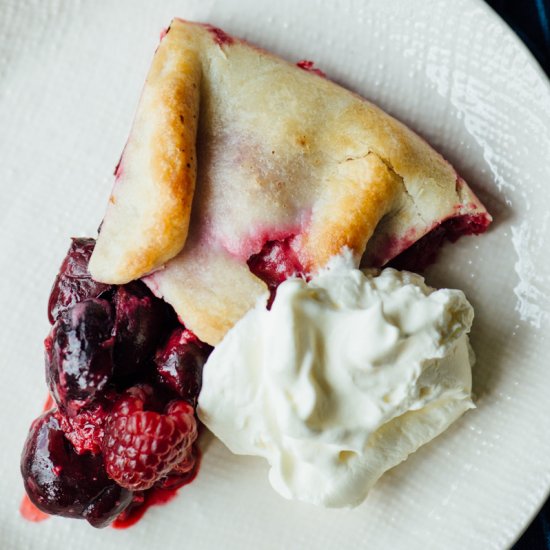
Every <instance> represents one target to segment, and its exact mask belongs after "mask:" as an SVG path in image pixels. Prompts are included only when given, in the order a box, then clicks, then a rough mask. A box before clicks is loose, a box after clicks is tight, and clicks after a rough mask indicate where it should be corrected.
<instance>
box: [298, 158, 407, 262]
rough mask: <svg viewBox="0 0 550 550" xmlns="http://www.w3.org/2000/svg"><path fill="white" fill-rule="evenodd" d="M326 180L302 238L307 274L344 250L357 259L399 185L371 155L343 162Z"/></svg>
mask: <svg viewBox="0 0 550 550" xmlns="http://www.w3.org/2000/svg"><path fill="white" fill-rule="evenodd" d="M330 179H331V181H330V183H329V184H328V185H327V190H326V192H325V194H324V195H323V196H322V198H321V199H320V200H319V201H318V202H317V204H316V205H315V208H314V210H313V216H312V220H311V224H310V226H309V227H308V229H307V231H306V232H305V233H304V237H303V247H302V251H301V261H302V264H303V265H304V267H305V268H306V269H307V270H308V271H316V270H318V269H320V268H322V267H323V266H324V265H325V264H326V263H327V262H328V261H329V259H330V258H332V257H333V256H335V255H336V254H339V253H340V252H341V251H342V249H343V248H344V247H347V248H349V249H350V250H352V251H353V252H355V253H356V254H358V260H359V258H360V256H361V254H362V253H363V251H364V250H365V247H366V245H367V242H368V240H369V239H370V237H371V235H372V234H373V233H374V230H375V228H376V226H377V225H378V222H379V221H380V220H381V219H382V217H383V216H384V215H385V214H386V213H387V212H388V211H389V210H390V208H391V206H392V204H393V202H394V201H395V197H396V195H397V194H398V193H399V192H401V191H402V186H403V184H402V181H401V178H399V177H398V176H396V174H395V173H394V172H392V171H391V170H389V169H388V167H387V166H386V165H385V164H384V163H383V162H382V161H381V160H380V159H379V158H378V157H377V156H376V155H375V154H374V153H370V154H368V155H366V156H365V157H362V158H358V159H347V160H345V161H344V162H342V163H340V164H339V165H338V166H337V167H336V170H335V173H334V174H333V176H332V177H331V178H330Z"/></svg>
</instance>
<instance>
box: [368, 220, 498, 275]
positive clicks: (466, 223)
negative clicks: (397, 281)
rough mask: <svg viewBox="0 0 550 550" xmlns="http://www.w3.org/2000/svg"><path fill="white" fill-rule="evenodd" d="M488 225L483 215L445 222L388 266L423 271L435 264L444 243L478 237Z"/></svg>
mask: <svg viewBox="0 0 550 550" xmlns="http://www.w3.org/2000/svg"><path fill="white" fill-rule="evenodd" d="M488 225H489V220H488V219H487V217H486V216H485V215H483V214H477V215H475V216H457V217H456V218H450V219H448V220H445V221H444V222H443V223H441V224H440V225H438V226H437V227H436V228H434V229H432V230H431V231H430V232H429V233H427V234H426V235H424V237H422V238H421V239H419V240H418V241H416V242H415V243H414V244H413V245H412V246H410V247H409V248H407V249H406V250H404V251H403V252H401V254H399V255H398V256H397V257H395V258H393V259H392V260H391V261H390V262H389V263H388V266H389V267H393V268H395V269H406V270H408V271H415V272H418V271H424V270H425V269H426V268H427V267H428V266H430V265H431V264H433V263H434V262H435V260H436V259H437V255H438V253H439V251H440V249H441V247H442V246H443V244H444V243H445V241H450V242H452V243H454V242H455V241H457V240H458V239H459V238H460V237H462V236H463V235H479V234H481V233H483V232H484V231H486V230H487V227H488ZM376 267H378V266H376Z"/></svg>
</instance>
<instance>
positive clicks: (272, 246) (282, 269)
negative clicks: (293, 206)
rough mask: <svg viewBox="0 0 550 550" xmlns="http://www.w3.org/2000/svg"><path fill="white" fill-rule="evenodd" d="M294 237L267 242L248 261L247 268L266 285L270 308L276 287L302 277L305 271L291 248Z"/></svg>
mask: <svg viewBox="0 0 550 550" xmlns="http://www.w3.org/2000/svg"><path fill="white" fill-rule="evenodd" d="M293 239H294V236H292V237H288V238H286V239H283V240H280V241H277V240H274V241H267V242H266V243H265V244H264V245H263V247H262V249H261V250H260V252H258V254H253V255H252V256H250V258H249V259H248V262H247V263H248V268H249V269H250V271H251V272H252V273H253V274H254V275H256V277H258V278H259V279H261V280H262V281H264V283H265V284H266V285H267V287H268V289H269V292H270V297H269V301H268V307H271V304H272V303H273V300H274V299H275V294H276V292H277V287H278V286H279V285H280V284H281V283H282V282H283V281H285V280H286V279H288V278H289V277H291V276H293V275H298V276H304V274H305V271H304V268H303V266H302V264H301V263H300V260H299V259H298V255H297V254H296V252H295V251H294V249H293V248H292V242H293Z"/></svg>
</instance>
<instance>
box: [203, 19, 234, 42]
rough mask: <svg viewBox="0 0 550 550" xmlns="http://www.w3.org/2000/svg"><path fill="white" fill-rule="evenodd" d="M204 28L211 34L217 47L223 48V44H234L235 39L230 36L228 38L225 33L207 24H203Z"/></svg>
mask: <svg viewBox="0 0 550 550" xmlns="http://www.w3.org/2000/svg"><path fill="white" fill-rule="evenodd" d="M204 26H205V27H206V29H207V30H208V32H210V33H211V34H212V37H213V38H214V42H216V44H218V45H219V46H223V45H225V44H228V45H229V44H233V43H234V42H235V39H234V38H233V37H232V36H229V35H228V34H227V33H226V32H225V31H222V29H220V28H218V27H214V26H213V25H208V24H205V25H204Z"/></svg>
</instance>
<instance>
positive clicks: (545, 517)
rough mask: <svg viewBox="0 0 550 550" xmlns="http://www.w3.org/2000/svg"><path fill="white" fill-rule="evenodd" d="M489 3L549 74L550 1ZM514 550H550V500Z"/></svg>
mask: <svg viewBox="0 0 550 550" xmlns="http://www.w3.org/2000/svg"><path fill="white" fill-rule="evenodd" d="M450 1H452V0H450ZM486 2H487V3H488V4H489V5H490V6H491V7H492V8H493V9H494V10H495V11H496V12H497V13H498V14H499V15H500V16H501V17H502V18H503V19H504V20H505V21H506V22H507V23H508V25H510V27H512V29H514V31H515V32H516V33H517V34H518V35H519V37H520V38H521V39H522V40H523V41H524V42H525V44H526V45H527V46H528V48H529V49H530V50H531V52H532V53H533V55H534V56H535V57H536V58H537V61H538V62H539V63H540V65H541V66H542V68H543V69H544V70H545V71H546V74H547V75H549V74H550V26H549V18H550V0H486ZM545 162H550V159H545ZM548 460H550V457H548ZM514 550H550V500H549V501H548V502H546V504H545V505H544V507H543V509H542V510H541V512H540V513H539V514H538V516H537V517H536V519H535V520H534V521H533V523H532V524H531V525H530V526H529V528H528V529H527V531H526V532H525V534H524V535H523V536H522V537H521V539H520V540H519V541H518V543H517V544H516V545H515V546H514Z"/></svg>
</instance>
